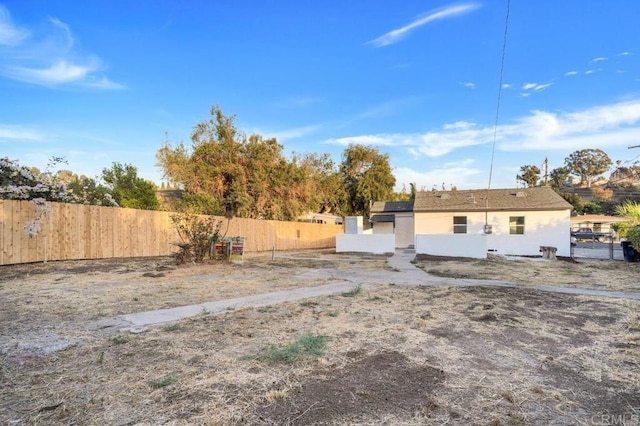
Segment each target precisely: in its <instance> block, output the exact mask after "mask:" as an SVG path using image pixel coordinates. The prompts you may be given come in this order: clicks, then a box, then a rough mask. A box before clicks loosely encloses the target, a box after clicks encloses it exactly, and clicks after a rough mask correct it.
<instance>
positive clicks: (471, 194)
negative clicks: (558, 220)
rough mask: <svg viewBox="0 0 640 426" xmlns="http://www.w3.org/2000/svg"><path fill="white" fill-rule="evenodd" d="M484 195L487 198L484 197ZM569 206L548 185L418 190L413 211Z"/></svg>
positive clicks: (493, 209)
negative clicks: (512, 187) (514, 187)
mask: <svg viewBox="0 0 640 426" xmlns="http://www.w3.org/2000/svg"><path fill="white" fill-rule="evenodd" d="M487 198H488V199H487ZM571 209H573V206H572V205H571V204H569V203H568V202H567V201H565V200H564V198H562V197H561V196H560V195H558V194H557V193H556V192H555V191H554V190H553V189H551V188H549V187H536V188H519V189H490V190H486V189H474V190H453V191H421V192H418V193H417V194H416V199H415V203H414V209H413V210H414V211H415V212H438V211H487V210H488V211H510V210H514V211H515V210H571Z"/></svg>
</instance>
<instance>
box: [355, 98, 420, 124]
mask: <svg viewBox="0 0 640 426" xmlns="http://www.w3.org/2000/svg"><path fill="white" fill-rule="evenodd" d="M419 100H420V98H418V97H416V96H409V97H406V98H399V99H392V100H389V101H385V102H381V103H378V104H376V105H373V106H370V107H369V108H367V109H366V110H364V111H362V112H359V113H358V114H356V116H355V118H356V119H358V120H362V119H368V118H381V117H390V116H393V115H394V114H396V113H397V112H398V111H400V110H401V109H402V108H404V107H406V106H408V105H412V104H415V103H416V102H419Z"/></svg>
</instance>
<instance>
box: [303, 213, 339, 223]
mask: <svg viewBox="0 0 640 426" xmlns="http://www.w3.org/2000/svg"><path fill="white" fill-rule="evenodd" d="M296 220H297V221H298V222H311V223H325V224H329V225H342V224H343V223H344V221H343V219H342V216H336V215H333V214H329V213H314V212H308V213H306V214H303V215H301V216H298V218H297V219H296Z"/></svg>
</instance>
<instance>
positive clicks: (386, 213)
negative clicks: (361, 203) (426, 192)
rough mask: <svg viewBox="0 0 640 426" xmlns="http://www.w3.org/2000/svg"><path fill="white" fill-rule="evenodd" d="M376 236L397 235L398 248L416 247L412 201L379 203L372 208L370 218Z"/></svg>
mask: <svg viewBox="0 0 640 426" xmlns="http://www.w3.org/2000/svg"><path fill="white" fill-rule="evenodd" d="M369 222H371V224H372V227H373V233H374V234H395V235H396V244H395V245H396V248H407V247H410V246H413V245H414V241H415V232H414V219H413V200H412V201H377V202H375V203H374V204H373V206H371V216H370V217H369Z"/></svg>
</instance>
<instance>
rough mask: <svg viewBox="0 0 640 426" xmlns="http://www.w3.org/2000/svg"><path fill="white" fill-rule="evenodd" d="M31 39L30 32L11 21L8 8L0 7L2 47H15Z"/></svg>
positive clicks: (0, 43)
mask: <svg viewBox="0 0 640 426" xmlns="http://www.w3.org/2000/svg"><path fill="white" fill-rule="evenodd" d="M28 37H29V31H28V30H27V29H25V28H21V27H19V26H17V25H15V24H13V22H12V21H11V15H10V14H9V11H8V10H7V8H6V7H4V6H3V5H0V46H15V45H16V44H19V43H20V42H22V41H23V40H25V39H26V38H28Z"/></svg>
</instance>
